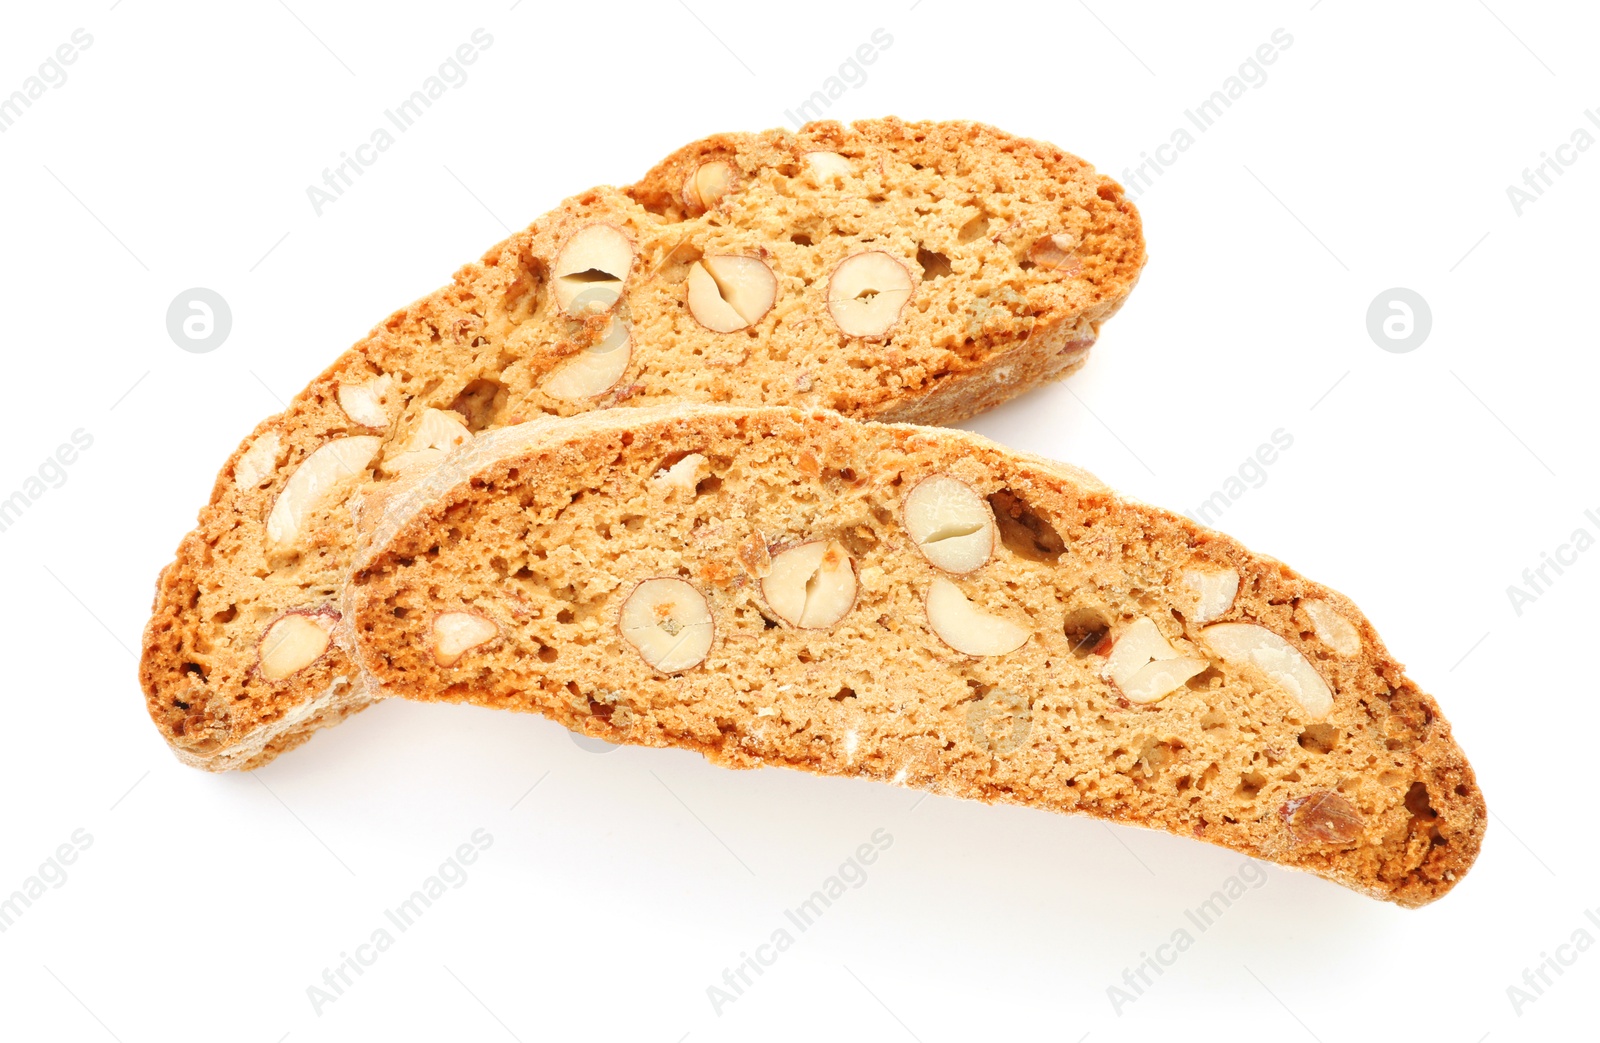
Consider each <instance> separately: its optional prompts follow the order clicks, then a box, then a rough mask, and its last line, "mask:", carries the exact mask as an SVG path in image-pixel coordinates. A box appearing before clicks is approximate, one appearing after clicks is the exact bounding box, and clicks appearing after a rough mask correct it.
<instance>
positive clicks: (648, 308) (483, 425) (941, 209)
mask: <svg viewBox="0 0 1600 1043" xmlns="http://www.w3.org/2000/svg"><path fill="white" fill-rule="evenodd" d="M1143 261H1144V245H1143V240H1142V238H1141V235H1140V226H1139V218H1138V215H1137V213H1136V212H1135V210H1134V208H1133V206H1132V205H1131V204H1130V203H1128V202H1127V201H1126V200H1125V199H1124V198H1123V196H1122V191H1121V189H1120V188H1119V187H1118V186H1117V185H1116V184H1115V183H1114V182H1112V181H1111V180H1109V179H1108V178H1104V177H1101V176H1100V175H1098V174H1096V173H1095V172H1094V170H1093V168H1092V167H1090V166H1089V165H1088V164H1087V163H1085V162H1083V161H1082V160H1079V159H1077V158H1076V157H1074V156H1070V155H1068V154H1067V153H1065V152H1062V151H1061V150H1059V149H1057V148H1054V147H1053V146H1050V145H1045V144H1042V143H1039V142H1034V141H1028V140H1026V139H1022V138H1017V137H1013V136H1011V135H1008V134H1004V133H1002V132H1001V131H998V130H995V129H994V128H992V127H985V126H982V125H980V124H973V123H960V122H950V123H903V122H901V121H899V120H893V119H886V120H870V121H865V122H862V123H857V124H853V125H850V126H842V125H840V124H837V123H818V124H813V125H810V126H807V127H805V128H802V129H801V130H800V131H798V132H788V131H769V132H766V133H763V134H732V135H718V136H716V137H713V138H709V139H707V140H705V141H703V142H699V143H696V144H695V145H692V146H689V147H688V148H687V149H685V150H682V151H681V152H680V153H679V154H678V155H676V156H674V157H673V158H672V159H670V160H668V161H667V162H666V163H664V164H663V165H662V166H660V167H658V168H657V170H656V171H654V172H652V174H651V175H649V176H648V177H646V178H645V179H644V180H643V181H641V182H640V184H639V185H636V186H634V187H633V188H630V189H625V190H620V191H619V190H616V189H608V188H600V189H595V190H593V191H590V192H585V193H583V194H581V195H579V196H576V197H574V198H572V199H570V200H568V201H567V202H566V203H564V204H563V205H562V206H560V207H559V208H557V209H556V210H555V211H553V212H552V213H550V214H548V215H546V216H545V217H543V218H541V219H540V220H538V221H536V222H535V223H534V224H533V225H532V226H531V227H529V228H527V229H526V230H524V231H521V232H518V233H516V234H515V235H513V236H511V237H510V238H509V239H507V240H506V241H505V242H503V243H500V244H499V245H497V246H495V247H493V248H492V249H490V250H489V252H488V253H487V254H485V255H484V257H483V259H482V261H481V262H479V263H477V264H471V265H467V266H466V267H464V268H462V269H461V270H460V271H459V272H457V274H456V277H455V281H454V282H453V283H452V284H451V285H450V286H447V287H445V288H444V289H442V290H440V291H439V292H437V293H435V294H432V295H430V296H428V297H426V298H424V299H422V300H420V301H418V302H416V303H415V304H413V305H411V306H410V307H407V308H404V309H402V310H400V311H398V312H396V313H395V314H394V315H392V316H390V317H389V318H388V319H387V320H386V321H385V322H383V323H382V324H380V325H379V326H378V327H377V328H376V329H374V330H373V331H372V333H371V334H370V335H369V336H368V337H367V338H366V339H364V340H363V341H361V342H360V343H359V344H357V345H356V346H355V347H354V348H352V349H350V350H349V351H347V352H345V353H344V354H343V355H342V356H340V357H339V359H338V360H337V361H336V362H334V364H333V365H332V366H331V367H330V368H329V369H328V370H327V371H326V372H325V373H323V374H322V375H321V376H319V377H318V378H317V379H315V380H314V381H312V382H311V384H310V385H309V386H308V387H307V388H306V389H305V390H304V391H302V392H301V393H300V394H299V395H297V396H296V397H295V399H294V401H293V402H291V403H290V405H289V407H288V408H287V409H286V410H285V411H284V412H283V413H281V414H279V415H278V416H275V417H273V418H271V419H269V420H267V421H266V422H264V423H262V424H261V425H260V426H259V427H258V428H257V429H256V431H255V432H254V433H253V434H252V435H251V436H250V437H249V438H248V439H247V440H246V441H245V443H244V444H243V445H241V446H240V447H239V449H238V451H237V452H235V453H234V454H233V456H232V457H231V458H230V459H229V460H228V461H227V462H226V464H224V466H223V469H222V472H221V474H220V475H219V476H218V478H217V482H216V484H215V486H214V488H213V490H212V494H211V502H210V503H209V504H208V505H207V506H206V507H205V508H204V509H203V510H202V511H201V514H200V520H199V524H198V526H197V528H196V529H195V530H194V531H193V532H192V533H190V534H189V536H188V537H186V538H185V539H184V541H183V543H182V544H181V545H180V547H179V549H178V553H177V556H176V560H175V561H174V562H173V563H172V564H171V565H170V566H169V567H168V568H167V569H166V571H165V572H164V573H163V575H162V576H161V578H160V581H159V582H158V586H157V593H156V601H155V605H154V607H153V610H152V613H151V619H150V623H149V625H148V627H147V628H146V631H145V637H144V654H143V659H142V662H141V666H140V678H141V682H142V684H143V687H144V691H145V698H146V704H147V708H148V711H149V714H150V716H151V718H152V719H153V720H154V721H155V722H156V724H157V726H158V727H159V728H160V729H161V732H162V734H163V736H164V737H165V738H166V740H167V742H168V743H169V744H171V746H172V748H173V749H174V751H175V752H176V753H177V754H178V756H179V757H180V758H182V759H183V760H185V761H186V762H187V763H190V764H194V765H196V766H199V767H204V768H209V769H213V770H222V769H227V768H236V767H252V766H256V765H259V764H262V763H265V762H266V761H268V760H270V759H271V758H272V757H274V756H276V755H277V754H279V753H281V752H282V751H283V750H285V749H287V748H289V747H291V746H293V745H295V744H296V743H298V742H301V741H303V740H304V739H306V738H307V737H308V736H310V735H311V734H312V732H313V731H315V730H316V729H317V728H319V727H322V726H325V725H328V724H332V723H334V722H336V721H338V720H340V719H341V718H342V717H344V716H346V715H348V714H349V713H352V712H354V711H356V710H359V709H360V708H362V707H363V706H365V705H367V704H368V702H369V701H370V699H369V695H368V693H367V692H365V691H364V690H363V689H362V688H361V686H360V685H359V683H358V682H357V679H356V677H355V671H354V670H353V669H352V667H351V666H350V664H349V662H348V660H347V659H346V658H345V655H344V653H343V652H342V651H341V650H340V649H339V648H338V647H337V645H336V644H334V643H333V632H334V623H335V621H336V619H337V607H336V605H337V601H338V599H339V594H340V585H341V584H342V582H343V577H344V575H345V572H346V567H347V566H348V564H349V556H350V552H351V548H352V546H353V542H352V541H353V529H352V526H351V521H350V513H351V512H350V508H351V506H352V504H354V503H356V502H358V501H359V500H360V499H361V498H363V497H364V496H365V495H366V494H368V493H378V494H381V490H382V488H383V487H384V486H385V485H387V484H388V483H390V482H392V481H395V480H396V479H398V478H399V477H401V476H403V475H404V474H407V473H410V472H413V471H416V470H419V469H426V468H427V467H429V466H431V465H432V464H433V463H434V462H436V461H437V460H438V459H440V458H442V457H443V456H444V454H445V452H446V451H447V450H449V449H450V448H452V447H453V446H456V445H459V444H461V443H462V442H465V441H469V440H471V439H473V438H474V437H477V436H478V435H480V434H482V433H483V432H485V431H488V430H492V429H494V428H497V427H501V426H504V425H506V424H514V423H517V422H518V421H519V420H526V419H530V418H533V417H536V416H541V415H572V414H576V413H581V412H585V411H588V410H594V409H600V408H606V407H615V406H629V407H631V406H636V405H639V404H641V403H655V402H662V401H666V400H670V399H689V400H697V401H707V402H742V403H751V404H761V403H778V404H795V405H818V406H827V407H831V408H835V409H840V410H845V411H848V412H850V413H852V414H853V415H859V416H867V417H883V418H889V419H904V420H918V421H922V422H929V423H947V422H951V421H955V420H959V419H962V418H964V417H968V416H971V415H972V414H974V413H976V412H978V411H980V410H982V409H984V408H986V407H987V406H990V405H993V404H994V403H997V402H1000V401H1003V400H1005V399H1007V398H1010V397H1012V396H1013V395H1016V394H1018V393H1020V392H1022V391H1024V390H1027V389H1028V388H1030V387H1034V386H1036V385H1037V384H1039V383H1040V382H1041V381H1045V380H1048V379H1051V378H1054V377H1056V376H1060V375H1061V374H1062V373H1064V372H1066V371H1068V370H1069V369H1071V368H1072V367H1074V366H1076V365H1078V364H1079V363H1081V362H1082V360H1083V357H1084V355H1085V353H1086V352H1087V351H1088V350H1089V346H1090V344H1091V343H1092V342H1093V341H1094V339H1095V337H1096V333H1097V331H1098V329H1099V325H1100V323H1101V322H1103V321H1104V320H1105V319H1106V318H1107V317H1108V316H1110V315H1111V314H1112V313H1113V312H1115V311H1116V309H1117V308H1118V306H1120V304H1121V303H1122V301H1123V299H1124V298H1125V297H1126V295H1127V294H1128V292H1129V290H1130V289H1131V288H1132V287H1133V284H1134V282H1135V280H1136V279H1137V278H1138V274H1139V270H1140V266H1141V265H1142V264H1143Z"/></svg>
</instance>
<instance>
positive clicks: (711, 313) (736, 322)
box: [689, 254, 778, 333]
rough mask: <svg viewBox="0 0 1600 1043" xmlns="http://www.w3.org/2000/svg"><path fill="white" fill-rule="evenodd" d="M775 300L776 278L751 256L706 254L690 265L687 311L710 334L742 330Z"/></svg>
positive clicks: (762, 263)
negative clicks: (707, 255) (706, 255)
mask: <svg viewBox="0 0 1600 1043" xmlns="http://www.w3.org/2000/svg"><path fill="white" fill-rule="evenodd" d="M777 299H778V279H777V277H776V276H775V275H773V274H772V269H771V268H768V267H767V266H766V264H765V262H762V261H759V260H757V259H756V258H754V257H736V256H733V255H731V254H724V255H720V256H709V257H704V258H702V259H700V260H698V261H696V262H694V264H692V265H690V266H689V314H691V315H693V316H694V318H695V321H696V322H698V323H699V324H700V325H702V326H704V327H705V328H706V329H708V330H710V331H711V332H713V333H732V332H733V331H734V330H742V329H744V328H745V327H746V326H749V325H751V324H752V323H755V322H757V321H759V320H760V319H761V317H762V316H763V315H765V314H766V313H767V312H769V311H771V310H772V305H773V303H774V302H775V301H776V300H777Z"/></svg>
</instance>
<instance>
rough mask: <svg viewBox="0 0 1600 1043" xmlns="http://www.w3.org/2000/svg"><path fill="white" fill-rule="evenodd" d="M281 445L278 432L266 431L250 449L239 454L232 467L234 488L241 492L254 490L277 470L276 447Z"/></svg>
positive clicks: (252, 443)
mask: <svg viewBox="0 0 1600 1043" xmlns="http://www.w3.org/2000/svg"><path fill="white" fill-rule="evenodd" d="M281 444H282V442H281V440H280V439H279V438H278V432H276V431H268V432H266V433H265V434H263V435H262V436H261V437H260V438H257V439H256V440H255V441H254V442H251V443H250V448H249V449H246V450H245V451H244V452H242V453H240V454H239V460H238V462H237V463H235V464H234V465H233V485H234V488H236V489H238V490H239V491H240V492H243V491H244V490H246V489H254V488H255V487H256V486H258V485H260V484H261V482H262V481H263V480H264V479H265V478H266V477H267V475H269V474H271V473H272V472H273V471H275V470H277V469H278V447H279V446H280V445H281Z"/></svg>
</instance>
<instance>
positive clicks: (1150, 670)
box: [1117, 656, 1211, 703]
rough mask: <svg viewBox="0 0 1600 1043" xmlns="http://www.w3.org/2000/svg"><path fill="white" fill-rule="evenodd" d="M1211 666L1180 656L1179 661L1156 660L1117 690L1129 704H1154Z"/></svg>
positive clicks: (1199, 660) (1202, 661)
mask: <svg viewBox="0 0 1600 1043" xmlns="http://www.w3.org/2000/svg"><path fill="white" fill-rule="evenodd" d="M1210 665H1211V664H1210V663H1209V662H1207V661H1206V660H1204V659H1192V658H1189V657H1187V656H1180V657H1179V658H1177V659H1156V660H1153V661H1151V662H1150V663H1147V664H1146V665H1145V666H1144V668H1143V669H1142V670H1140V671H1139V672H1138V673H1136V674H1134V675H1133V677H1132V678H1130V679H1129V681H1128V683H1127V684H1119V685H1117V689H1118V690H1119V691H1121V692H1122V694H1123V695H1125V696H1127V698H1128V701H1129V702H1133V703H1153V702H1159V701H1160V700H1162V699H1165V698H1166V697H1167V696H1169V695H1171V694H1172V693H1173V692H1176V691H1177V690H1178V689H1179V688H1182V687H1183V686H1184V684H1185V683H1187V682H1188V680H1189V679H1190V678H1191V677H1194V676H1195V675H1196V674H1201V673H1204V672H1205V669H1206V667H1208V666H1210Z"/></svg>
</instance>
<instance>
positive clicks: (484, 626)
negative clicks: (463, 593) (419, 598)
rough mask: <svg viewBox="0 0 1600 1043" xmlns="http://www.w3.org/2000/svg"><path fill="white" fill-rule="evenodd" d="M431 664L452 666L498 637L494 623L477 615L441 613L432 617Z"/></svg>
mask: <svg viewBox="0 0 1600 1043" xmlns="http://www.w3.org/2000/svg"><path fill="white" fill-rule="evenodd" d="M432 629H433V637H432V641H431V649H432V651H433V659H434V662H436V663H438V664H439V665H440V666H455V665H456V663H457V662H458V661H459V660H460V659H461V657H462V656H463V655H466V654H467V652H469V651H471V650H472V649H474V648H477V647H478V646H479V645H481V644H484V643H486V642H488V641H492V640H494V639H495V638H496V637H498V636H499V634H500V628H499V627H498V626H496V625H495V623H494V622H493V621H492V620H490V619H487V618H486V617H484V616H480V615H478V613H476V612H441V613H439V614H438V615H437V616H434V617H433V628H432Z"/></svg>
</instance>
